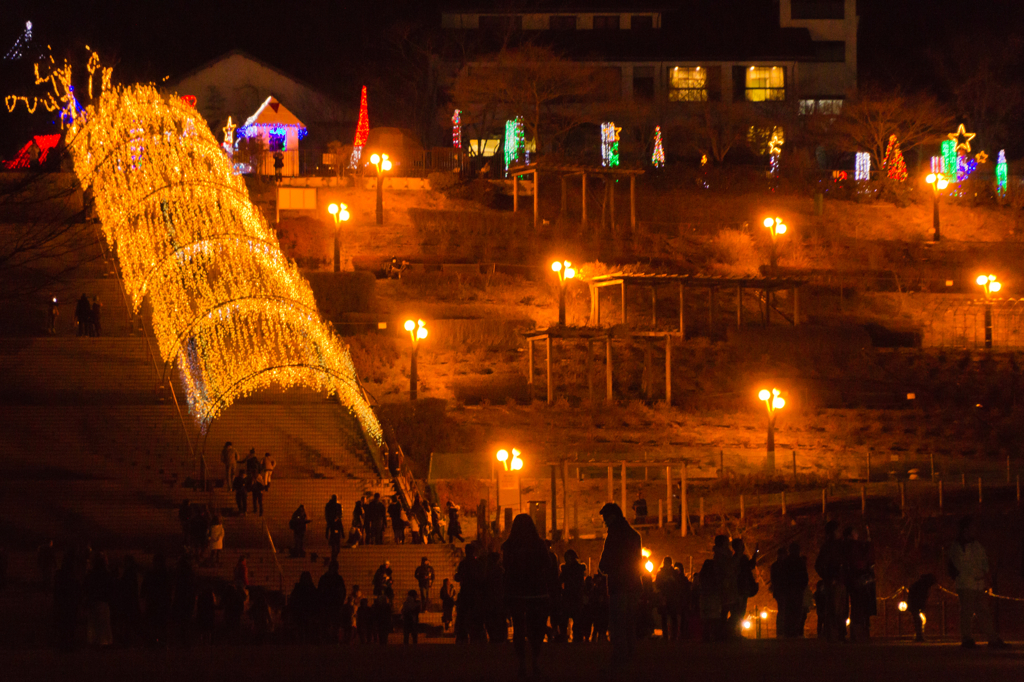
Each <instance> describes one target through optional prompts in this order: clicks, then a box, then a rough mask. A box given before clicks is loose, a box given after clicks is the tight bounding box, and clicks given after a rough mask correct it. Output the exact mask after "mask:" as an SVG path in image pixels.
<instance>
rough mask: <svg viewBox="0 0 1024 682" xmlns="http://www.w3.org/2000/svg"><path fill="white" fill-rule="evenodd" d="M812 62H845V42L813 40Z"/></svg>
mask: <svg viewBox="0 0 1024 682" xmlns="http://www.w3.org/2000/svg"><path fill="white" fill-rule="evenodd" d="M813 44H814V61H816V62H845V61H846V42H845V41H842V40H815V41H814V43H813Z"/></svg>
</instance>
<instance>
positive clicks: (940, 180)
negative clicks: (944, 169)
mask: <svg viewBox="0 0 1024 682" xmlns="http://www.w3.org/2000/svg"><path fill="white" fill-rule="evenodd" d="M924 181H925V182H927V183H928V184H929V185H931V186H932V241H933V242H937V241H939V192H941V191H942V190H944V189H946V188H947V187H948V186H949V181H948V180H946V178H945V177H943V176H942V174H941V173H929V174H928V175H927V176H925V179H924Z"/></svg>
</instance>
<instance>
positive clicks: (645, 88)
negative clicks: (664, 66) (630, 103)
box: [633, 74, 654, 102]
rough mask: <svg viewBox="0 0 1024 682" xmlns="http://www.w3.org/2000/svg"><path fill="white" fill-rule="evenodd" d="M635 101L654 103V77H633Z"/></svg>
mask: <svg viewBox="0 0 1024 682" xmlns="http://www.w3.org/2000/svg"><path fill="white" fill-rule="evenodd" d="M633 99H634V100H636V101H640V102H653V101H654V76H644V75H636V74H634V75H633Z"/></svg>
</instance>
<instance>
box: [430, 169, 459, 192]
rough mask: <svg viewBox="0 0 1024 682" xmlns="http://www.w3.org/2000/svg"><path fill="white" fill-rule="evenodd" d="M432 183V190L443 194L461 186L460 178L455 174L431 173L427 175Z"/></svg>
mask: <svg viewBox="0 0 1024 682" xmlns="http://www.w3.org/2000/svg"><path fill="white" fill-rule="evenodd" d="M427 180H428V181H429V182H430V189H433V190H437V191H439V192H443V191H444V190H446V189H451V188H452V187H454V186H455V185H457V184H459V176H458V175H456V174H455V173H430V174H429V175H427Z"/></svg>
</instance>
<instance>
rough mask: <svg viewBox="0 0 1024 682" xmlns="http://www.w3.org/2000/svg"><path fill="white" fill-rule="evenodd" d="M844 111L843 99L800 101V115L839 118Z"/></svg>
mask: <svg viewBox="0 0 1024 682" xmlns="http://www.w3.org/2000/svg"><path fill="white" fill-rule="evenodd" d="M842 111H843V100H842V99H838V98H836V99H802V100H800V109H799V112H800V115H801V116H810V115H811V114H822V115H824V116H838V115H839V114H841V113H842Z"/></svg>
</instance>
